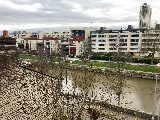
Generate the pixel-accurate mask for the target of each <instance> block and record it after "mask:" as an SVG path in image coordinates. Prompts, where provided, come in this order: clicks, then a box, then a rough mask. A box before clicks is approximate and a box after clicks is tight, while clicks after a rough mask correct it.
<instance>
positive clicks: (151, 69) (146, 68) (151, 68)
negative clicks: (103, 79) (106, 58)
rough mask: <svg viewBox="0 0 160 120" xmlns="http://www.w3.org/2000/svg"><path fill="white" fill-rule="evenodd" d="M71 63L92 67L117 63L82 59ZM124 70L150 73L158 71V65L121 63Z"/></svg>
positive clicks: (159, 71) (112, 66)
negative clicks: (83, 60) (84, 60)
mask: <svg viewBox="0 0 160 120" xmlns="http://www.w3.org/2000/svg"><path fill="white" fill-rule="evenodd" d="M73 64H77V65H88V66H90V67H91V66H92V67H106V68H114V69H116V68H118V64H117V63H115V62H98V61H90V62H86V63H84V62H82V61H78V60H77V61H74V62H73ZM120 67H121V68H123V69H125V70H133V71H141V72H150V73H160V67H157V66H150V65H130V64H123V65H121V66H120Z"/></svg>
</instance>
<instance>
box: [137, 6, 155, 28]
mask: <svg viewBox="0 0 160 120" xmlns="http://www.w3.org/2000/svg"><path fill="white" fill-rule="evenodd" d="M151 14H152V9H151V8H150V5H147V3H144V4H143V5H142V6H141V7H140V12H139V27H140V28H149V27H150V26H151Z"/></svg>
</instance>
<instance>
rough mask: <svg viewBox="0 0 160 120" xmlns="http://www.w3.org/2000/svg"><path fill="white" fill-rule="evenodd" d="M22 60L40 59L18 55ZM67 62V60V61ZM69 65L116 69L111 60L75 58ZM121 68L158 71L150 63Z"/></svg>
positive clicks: (122, 66) (51, 60) (27, 55)
mask: <svg viewBox="0 0 160 120" xmlns="http://www.w3.org/2000/svg"><path fill="white" fill-rule="evenodd" d="M19 58H20V59H22V60H30V61H36V60H41V59H40V58H39V57H37V56H35V55H30V54H26V55H20V57H19ZM43 60H46V61H50V62H51V63H56V62H60V61H61V60H60V59H59V58H57V57H51V58H47V57H45V58H44V59H43ZM67 63H68V62H67ZM70 65H75V66H87V67H96V68H103V69H105V68H108V69H110V68H112V69H117V68H118V65H119V64H118V63H116V62H113V61H96V60H93V61H84V60H75V61H72V62H70ZM121 68H122V69H124V70H130V71H137V72H145V73H146V72H147V73H160V67H158V66H151V65H141V64H138V65H132V64H127V63H125V64H121Z"/></svg>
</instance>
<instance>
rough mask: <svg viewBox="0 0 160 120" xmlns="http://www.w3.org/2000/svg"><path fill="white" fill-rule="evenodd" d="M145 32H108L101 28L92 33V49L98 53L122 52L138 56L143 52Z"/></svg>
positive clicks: (133, 30)
mask: <svg viewBox="0 0 160 120" xmlns="http://www.w3.org/2000/svg"><path fill="white" fill-rule="evenodd" d="M142 34H143V30H140V29H129V28H128V29H126V30H122V29H120V30H107V29H104V28H101V29H100V30H95V31H92V32H91V49H92V52H96V53H114V52H118V51H119V50H120V51H121V52H125V53H132V54H137V53H139V52H140V50H141V41H142Z"/></svg>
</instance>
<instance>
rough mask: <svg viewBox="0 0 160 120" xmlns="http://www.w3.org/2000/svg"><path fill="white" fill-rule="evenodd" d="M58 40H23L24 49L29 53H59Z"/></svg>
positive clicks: (44, 38) (46, 38) (49, 38)
mask: <svg viewBox="0 0 160 120" xmlns="http://www.w3.org/2000/svg"><path fill="white" fill-rule="evenodd" d="M59 43H60V40H59V39H58V38H52V37H43V38H42V39H40V38H24V48H25V49H26V50H28V52H31V51H37V50H42V51H46V52H48V53H50V54H51V53H52V52H55V53H57V52H58V51H59Z"/></svg>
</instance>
